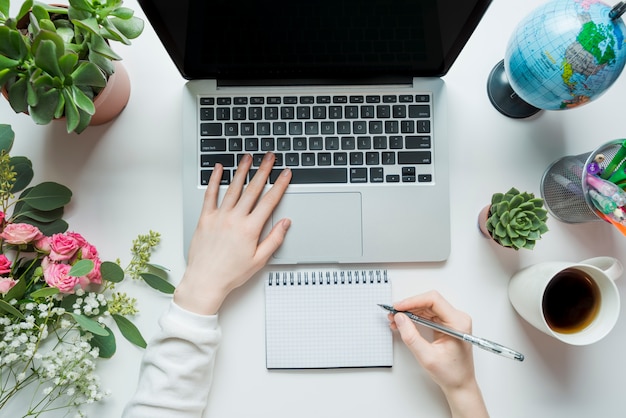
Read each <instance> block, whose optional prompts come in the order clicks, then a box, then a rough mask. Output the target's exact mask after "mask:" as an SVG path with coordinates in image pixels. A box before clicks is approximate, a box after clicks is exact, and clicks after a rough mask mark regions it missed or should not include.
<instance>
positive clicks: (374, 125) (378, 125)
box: [369, 120, 383, 135]
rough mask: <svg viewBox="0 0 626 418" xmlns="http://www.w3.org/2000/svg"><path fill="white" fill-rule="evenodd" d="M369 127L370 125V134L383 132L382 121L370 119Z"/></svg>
mask: <svg viewBox="0 0 626 418" xmlns="http://www.w3.org/2000/svg"><path fill="white" fill-rule="evenodd" d="M369 127H370V130H369V133H370V134H372V135H376V134H382V133H383V122H382V121H380V120H373V121H370V123H369Z"/></svg>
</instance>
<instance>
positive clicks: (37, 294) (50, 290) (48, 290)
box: [30, 287, 59, 299]
mask: <svg viewBox="0 0 626 418" xmlns="http://www.w3.org/2000/svg"><path fill="white" fill-rule="evenodd" d="M58 293H59V289H57V288H56V287H42V288H41V289H39V290H35V291H34V292H33V293H31V294H30V297H31V298H33V299H37V298H47V297H48V296H54V295H56V294H58Z"/></svg>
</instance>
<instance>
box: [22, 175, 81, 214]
mask: <svg viewBox="0 0 626 418" xmlns="http://www.w3.org/2000/svg"><path fill="white" fill-rule="evenodd" d="M71 198H72V191H71V190H70V189H68V188H67V187H65V186H63V185H62V184H59V183H55V182H51V181H48V182H43V183H40V184H38V185H36V186H34V187H33V188H32V189H30V191H29V193H28V195H26V196H24V197H20V199H23V200H24V201H25V202H26V203H28V204H29V205H30V206H32V207H33V208H35V209H39V210H53V209H57V208H60V207H62V206H65V205H67V204H68V203H69V202H70V200H71Z"/></svg>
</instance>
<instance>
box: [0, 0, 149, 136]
mask: <svg viewBox="0 0 626 418" xmlns="http://www.w3.org/2000/svg"><path fill="white" fill-rule="evenodd" d="M143 27H144V22H143V20H141V19H140V18H137V17H135V16H134V12H133V11H132V10H131V9H129V8H126V7H122V0H69V6H63V5H48V4H43V3H38V2H34V1H33V0H26V1H24V3H23V4H22V6H21V8H20V10H19V12H18V14H17V16H16V17H9V0H0V87H1V88H2V90H3V94H4V95H5V97H6V98H7V99H8V101H9V103H10V105H11V107H12V108H13V110H14V111H15V112H24V113H28V114H30V116H31V117H32V119H33V120H34V121H35V122H36V123H38V124H48V123H50V121H52V120H53V119H59V118H63V117H64V118H65V120H66V126H67V131H68V132H77V133H80V132H82V131H83V130H84V129H85V128H86V127H87V126H88V125H89V124H90V122H92V118H93V116H94V114H95V113H96V106H95V105H94V100H97V96H98V95H101V96H111V95H110V94H105V92H103V90H104V89H105V87H107V86H108V85H110V84H112V81H113V80H114V78H115V76H116V75H117V73H118V72H124V70H123V68H122V67H120V66H119V65H116V64H115V63H116V62H117V61H119V60H121V57H120V56H119V55H117V54H116V53H115V52H114V51H113V50H112V49H111V47H110V45H109V42H110V41H117V42H121V43H123V44H126V45H128V44H130V39H134V38H136V37H137V36H139V35H140V34H141V32H142V31H143ZM120 68H122V69H121V70H120ZM123 75H125V76H126V78H128V76H127V75H126V74H125V72H124V74H123ZM119 84H122V87H124V84H128V83H119V82H118V85H119ZM126 90H128V91H127V92H126V93H124V94H125V95H126V97H125V99H123V103H122V105H121V108H120V109H119V111H117V114H119V113H120V112H121V111H122V110H123V108H124V106H125V105H126V103H127V101H128V95H129V94H130V93H129V88H128V87H127V88H126ZM117 114H115V115H114V116H116V115H117ZM114 116H112V117H110V119H112V118H113V117H114ZM110 119H109V120H110ZM105 121H106V120H104V121H102V120H101V121H98V122H99V123H103V122H105Z"/></svg>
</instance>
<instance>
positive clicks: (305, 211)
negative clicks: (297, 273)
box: [272, 192, 363, 262]
mask: <svg viewBox="0 0 626 418" xmlns="http://www.w3.org/2000/svg"><path fill="white" fill-rule="evenodd" d="M283 218H289V219H291V227H290V228H289V232H287V237H286V238H285V242H284V243H283V245H282V246H281V247H280V248H279V249H278V251H276V253H275V254H274V258H275V259H278V260H284V261H289V262H306V261H316V262H320V261H321V262H335V261H336V260H339V259H342V258H345V257H360V256H362V255H363V245H362V235H363V234H362V229H361V194H360V193H356V192H355V193H285V195H284V196H283V198H282V200H281V202H280V204H279V206H278V207H277V208H276V210H275V211H274V213H273V215H272V225H274V224H275V223H276V222H278V221H279V220H281V219H283Z"/></svg>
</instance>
